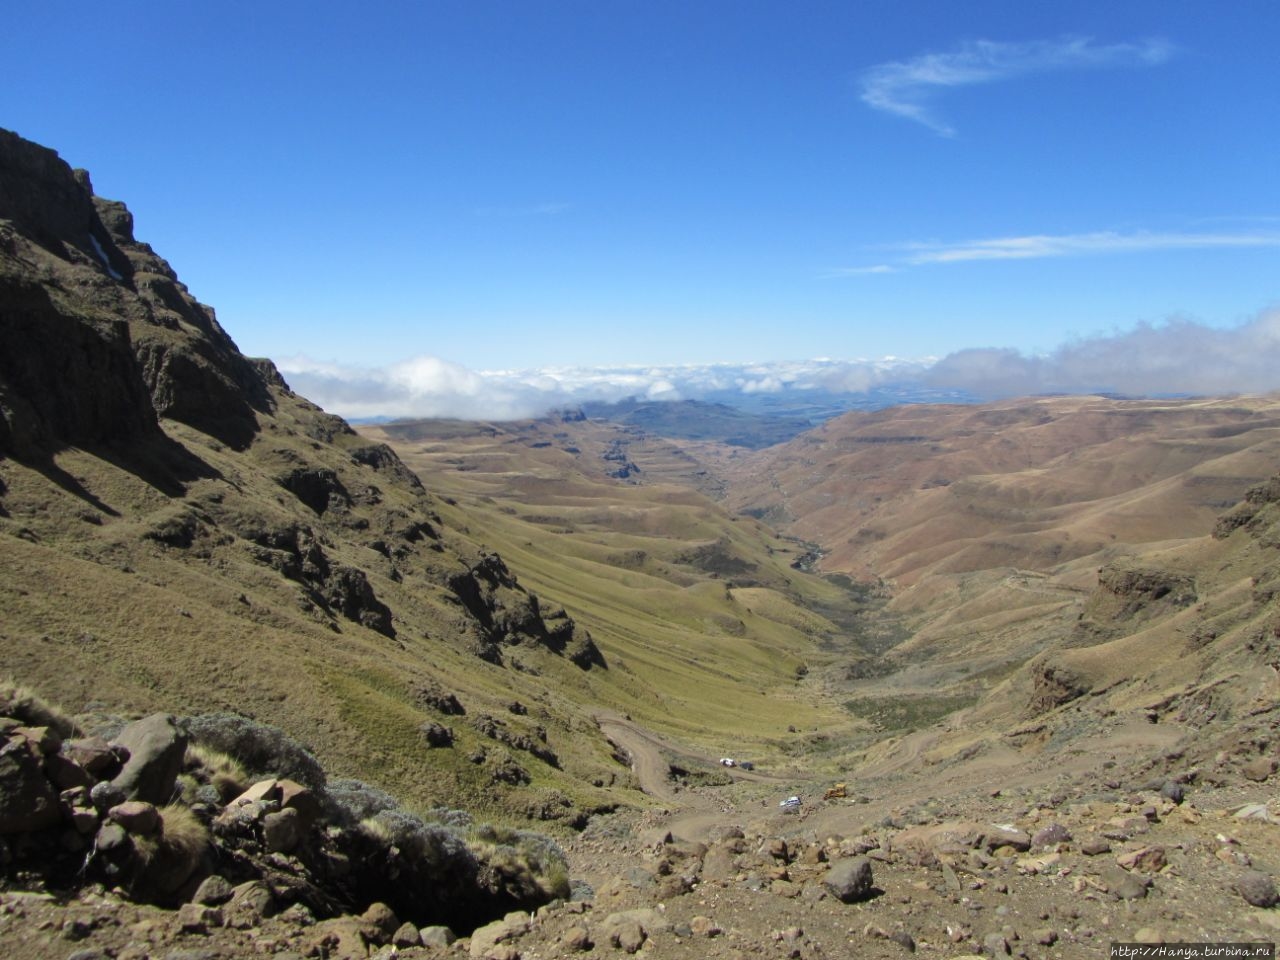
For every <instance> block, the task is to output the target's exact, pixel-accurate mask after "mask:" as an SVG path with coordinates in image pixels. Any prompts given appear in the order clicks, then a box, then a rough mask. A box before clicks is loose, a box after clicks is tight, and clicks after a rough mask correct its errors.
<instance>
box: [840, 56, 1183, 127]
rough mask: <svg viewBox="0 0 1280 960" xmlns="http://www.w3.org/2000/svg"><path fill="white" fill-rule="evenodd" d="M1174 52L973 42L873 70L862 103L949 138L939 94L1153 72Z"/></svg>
mask: <svg viewBox="0 0 1280 960" xmlns="http://www.w3.org/2000/svg"><path fill="white" fill-rule="evenodd" d="M1173 52H1174V51H1173V47H1172V45H1171V44H1169V43H1168V42H1166V41H1163V40H1144V41H1142V42H1140V43H1113V44H1104V45H1098V44H1095V43H1093V41H1092V40H1091V39H1089V38H1087V37H1062V38H1059V39H1057V40H1033V41H1029V42H1026V43H1000V42H997V41H993V40H974V41H971V42H968V43H964V44H962V45H961V46H960V47H959V48H958V49H956V50H952V51H949V52H947V53H927V54H923V55H922V56H919V57H914V58H912V59H910V60H900V61H894V62H892V63H882V64H879V65H877V66H874V67H871V68H870V69H868V70H866V71H865V72H864V73H863V75H862V102H863V103H865V104H867V105H868V106H870V107H872V108H874V109H876V110H883V111H885V112H887V113H893V114H897V115H898V116H900V117H906V118H907V119H908V120H914V121H916V122H917V123H921V124H923V125H924V126H926V127H928V128H929V129H930V130H932V131H933V132H934V133H937V134H939V135H940V136H944V137H950V136H954V135H955V129H954V128H953V127H951V126H950V125H949V124H948V123H947V122H946V121H944V120H942V119H940V118H939V117H938V116H936V115H935V113H934V112H933V110H932V109H931V101H932V100H933V99H934V98H935V97H936V96H937V94H938V93H939V92H940V91H943V90H946V89H949V88H953V87H965V86H973V85H975V84H980V83H994V82H997V81H1000V80H1008V79H1010V78H1013V77H1017V76H1021V75H1024V74H1031V73H1044V72H1047V71H1051V70H1078V69H1088V68H1098V67H1125V66H1154V65H1157V64H1161V63H1164V62H1165V61H1166V60H1168V59H1169V58H1170V57H1171V56H1172V55H1173Z"/></svg>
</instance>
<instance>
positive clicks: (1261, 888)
mask: <svg viewBox="0 0 1280 960" xmlns="http://www.w3.org/2000/svg"><path fill="white" fill-rule="evenodd" d="M1236 892H1237V893H1239V894H1240V896H1242V897H1244V899H1245V901H1246V902H1247V903H1249V904H1250V905H1252V906H1255V907H1274V906H1275V905H1276V903H1278V902H1280V896H1278V895H1277V894H1276V885H1275V883H1274V882H1273V881H1272V879H1271V877H1270V876H1269V875H1268V874H1265V873H1263V872H1262V871H1261V870H1247V871H1245V872H1244V873H1242V874H1241V875H1240V877H1239V878H1238V879H1237V880H1236Z"/></svg>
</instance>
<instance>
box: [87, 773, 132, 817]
mask: <svg viewBox="0 0 1280 960" xmlns="http://www.w3.org/2000/svg"><path fill="white" fill-rule="evenodd" d="M127 799H128V795H127V794H126V793H125V792H124V789H123V788H121V787H117V786H116V785H115V784H114V783H108V782H106V781H105V780H104V781H103V782H102V783H95V784H94V785H93V789H92V790H90V791H89V801H90V802H91V803H92V804H93V805H94V807H95V808H96V809H98V810H100V811H101V812H103V813H106V812H107V811H108V810H110V809H111V808H112V807H118V806H119V805H120V804H122V803H124V802H125V800H127Z"/></svg>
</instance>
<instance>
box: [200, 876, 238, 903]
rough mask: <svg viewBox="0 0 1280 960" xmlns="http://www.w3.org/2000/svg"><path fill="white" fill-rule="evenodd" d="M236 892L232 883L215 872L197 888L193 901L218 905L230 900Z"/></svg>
mask: <svg viewBox="0 0 1280 960" xmlns="http://www.w3.org/2000/svg"><path fill="white" fill-rule="evenodd" d="M234 892H235V891H234V890H233V889H232V887H231V884H230V883H229V882H228V881H227V880H226V879H225V878H224V877H220V876H218V875H217V874H214V875H213V876H211V877H206V878H205V880H204V881H203V882H202V883H201V884H200V886H199V887H197V888H196V893H195V896H193V897H192V898H191V902H192V903H200V904H203V905H204V906H206V907H218V906H221V905H222V904H224V903H226V902H227V901H228V900H230V899H231V897H232V895H233V893H234Z"/></svg>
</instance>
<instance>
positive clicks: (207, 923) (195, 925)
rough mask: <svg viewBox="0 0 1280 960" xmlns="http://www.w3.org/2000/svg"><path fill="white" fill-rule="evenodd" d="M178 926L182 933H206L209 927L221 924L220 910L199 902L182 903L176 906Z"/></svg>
mask: <svg viewBox="0 0 1280 960" xmlns="http://www.w3.org/2000/svg"><path fill="white" fill-rule="evenodd" d="M178 926H179V927H181V928H182V932H183V933H208V931H209V928H210V927H220V926H222V911H221V910H219V909H218V908H217V907H206V906H204V905H203V904H200V903H184V904H183V905H182V906H181V907H179V908H178Z"/></svg>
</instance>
